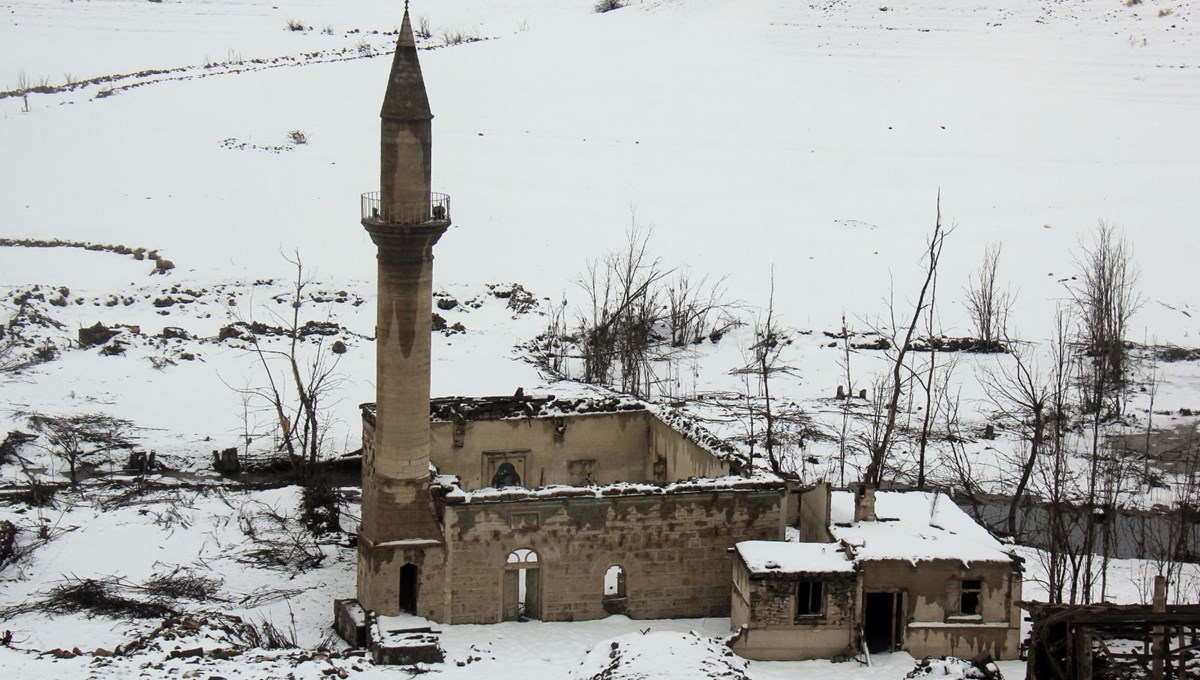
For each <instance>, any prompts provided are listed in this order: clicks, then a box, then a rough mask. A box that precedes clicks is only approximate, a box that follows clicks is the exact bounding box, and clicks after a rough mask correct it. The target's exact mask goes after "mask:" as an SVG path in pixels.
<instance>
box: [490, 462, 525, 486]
mask: <svg viewBox="0 0 1200 680" xmlns="http://www.w3.org/2000/svg"><path fill="white" fill-rule="evenodd" d="M492 486H493V487H495V488H497V489H503V488H504V487H506V486H521V475H519V474H517V468H516V467H514V466H513V464H512V463H501V464H500V467H498V468H496V474H495V475H493V476H492Z"/></svg>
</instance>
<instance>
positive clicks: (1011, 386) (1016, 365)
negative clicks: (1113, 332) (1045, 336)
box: [979, 338, 1053, 536]
mask: <svg viewBox="0 0 1200 680" xmlns="http://www.w3.org/2000/svg"><path fill="white" fill-rule="evenodd" d="M1004 343H1005V345H1007V346H1008V347H1009V348H1011V349H1012V352H1011V354H1009V355H1008V357H1011V359H1012V366H1006V365H1004V362H1000V363H999V364H998V365H997V366H995V367H994V368H989V369H985V370H983V371H981V374H980V377H979V382H980V384H981V385H982V387H983V389H984V392H985V393H986V394H987V398H988V401H990V402H991V403H992V405H993V406H994V407H995V408H996V412H997V416H998V419H999V420H1000V421H1002V422H1008V423H1010V424H1011V425H1012V426H1014V427H1015V428H1016V429H1017V430H1019V431H1020V432H1021V439H1022V440H1023V441H1024V442H1025V443H1026V444H1027V445H1028V448H1027V449H1026V450H1025V452H1024V453H1018V454H1017V460H1016V461H1015V462H1016V465H1017V484H1016V487H1015V488H1014V489H1013V491H1012V497H1011V498H1010V499H1009V504H1008V522H1007V527H1006V530H1007V531H1008V534H1009V535H1010V536H1016V535H1017V508H1018V506H1019V505H1020V503H1021V502H1022V501H1023V500H1024V499H1025V494H1026V491H1027V490H1028V488H1029V482H1030V480H1031V479H1032V477H1033V471H1034V468H1035V466H1036V465H1037V463H1038V459H1039V457H1040V455H1041V454H1042V450H1043V447H1044V446H1045V441H1046V427H1047V423H1048V421H1049V419H1050V418H1051V416H1052V415H1053V414H1052V413H1051V409H1050V401H1051V386H1050V382H1049V380H1048V379H1047V378H1046V377H1045V376H1044V375H1043V372H1042V370H1041V368H1040V367H1039V365H1038V363H1037V361H1036V359H1034V358H1032V357H1029V356H1027V355H1026V350H1025V349H1023V348H1021V347H1020V346H1019V345H1018V343H1015V342H1012V341H1011V340H1010V339H1009V338H1004ZM1006 359H1007V357H1006Z"/></svg>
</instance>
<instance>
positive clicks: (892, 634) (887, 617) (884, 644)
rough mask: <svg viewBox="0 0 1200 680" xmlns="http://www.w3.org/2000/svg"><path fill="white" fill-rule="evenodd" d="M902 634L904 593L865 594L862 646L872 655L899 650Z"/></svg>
mask: <svg viewBox="0 0 1200 680" xmlns="http://www.w3.org/2000/svg"><path fill="white" fill-rule="evenodd" d="M903 634H904V593H891V592H889V593H867V599H866V605H865V606H864V608H863V644H864V645H866V647H867V649H868V650H869V651H870V652H871V653H872V654H878V653H880V652H891V651H894V650H896V649H899V648H900V645H901V644H902V643H903V641H904V640H903Z"/></svg>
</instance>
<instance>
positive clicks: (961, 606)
mask: <svg viewBox="0 0 1200 680" xmlns="http://www.w3.org/2000/svg"><path fill="white" fill-rule="evenodd" d="M982 590H983V581H981V580H979V579H977V578H976V579H963V582H962V595H961V597H960V598H959V601H958V611H959V613H960V614H978V613H979V593H980V591H982Z"/></svg>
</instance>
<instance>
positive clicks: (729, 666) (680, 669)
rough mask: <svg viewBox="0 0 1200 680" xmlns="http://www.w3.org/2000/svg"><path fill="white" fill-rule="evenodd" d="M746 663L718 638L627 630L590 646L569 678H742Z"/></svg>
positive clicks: (612, 679) (667, 679)
mask: <svg viewBox="0 0 1200 680" xmlns="http://www.w3.org/2000/svg"><path fill="white" fill-rule="evenodd" d="M748 666H749V664H748V663H747V661H746V660H745V659H743V658H741V657H738V656H736V655H734V654H733V652H731V651H730V650H729V648H728V647H726V646H725V645H724V644H722V642H721V641H720V640H717V639H714V638H711V637H703V636H700V635H696V634H695V633H691V634H679V633H665V632H655V633H646V634H641V633H630V634H628V635H622V636H620V637H618V638H615V639H613V640H606V641H604V642H601V643H600V644H598V645H596V646H595V647H593V648H592V651H591V652H589V653H588V655H587V657H585V658H584V660H583V663H582V664H581V665H580V667H579V668H577V669H576V670H575V672H574V674H572V675H571V678H572V680H639V679H641V678H663V680H675V679H678V680H699V679H701V678H714V679H715V678H729V679H730V680H739V679H741V678H746V677H747V675H746V670H747V667H748Z"/></svg>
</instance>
